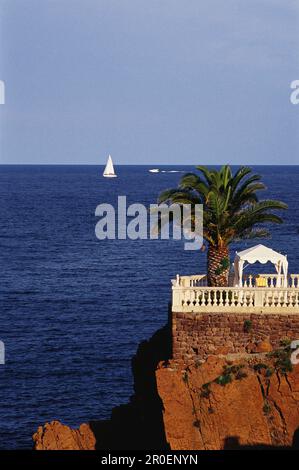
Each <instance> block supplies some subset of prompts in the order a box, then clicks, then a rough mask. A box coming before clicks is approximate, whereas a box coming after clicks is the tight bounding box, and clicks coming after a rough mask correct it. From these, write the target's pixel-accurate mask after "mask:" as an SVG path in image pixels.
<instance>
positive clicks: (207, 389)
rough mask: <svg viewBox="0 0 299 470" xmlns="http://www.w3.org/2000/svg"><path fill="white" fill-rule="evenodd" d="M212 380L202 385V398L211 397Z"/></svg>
mask: <svg viewBox="0 0 299 470" xmlns="http://www.w3.org/2000/svg"><path fill="white" fill-rule="evenodd" d="M211 393H212V392H211V382H207V383H206V384H203V385H202V387H201V391H200V397H201V398H209V396H210V394H211Z"/></svg>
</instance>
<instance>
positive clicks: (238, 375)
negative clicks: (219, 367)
mask: <svg viewBox="0 0 299 470" xmlns="http://www.w3.org/2000/svg"><path fill="white" fill-rule="evenodd" d="M246 377H248V375H247V374H246V372H244V371H243V370H242V369H240V370H238V372H237V373H236V375H235V378H236V380H242V379H245V378H246Z"/></svg>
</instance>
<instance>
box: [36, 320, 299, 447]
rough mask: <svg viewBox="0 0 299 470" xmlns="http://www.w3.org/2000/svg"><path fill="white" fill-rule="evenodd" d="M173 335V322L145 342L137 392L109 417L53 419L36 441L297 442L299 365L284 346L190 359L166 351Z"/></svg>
mask: <svg viewBox="0 0 299 470" xmlns="http://www.w3.org/2000/svg"><path fill="white" fill-rule="evenodd" d="M169 339H170V333H169V328H168V327H166V328H164V329H162V330H160V331H159V332H157V333H156V334H155V335H154V336H153V338H151V340H150V341H148V342H144V343H142V344H141V345H140V347H139V350H138V352H137V354H136V356H135V357H134V359H133V363H132V367H133V373H134V389H135V394H134V396H133V397H132V398H131V401H130V403H129V404H127V405H122V406H120V407H117V408H115V409H114V410H113V411H112V415H111V419H110V420H108V421H98V422H92V423H89V424H88V425H81V426H80V428H79V429H78V430H72V429H70V428H69V427H67V426H64V425H61V424H60V423H59V422H52V423H50V424H46V425H45V426H43V427H39V429H38V431H37V433H36V434H35V435H34V436H33V439H34V443H35V448H36V449H41V450H42V449H45V450H50V449H53V450H54V449H94V448H97V449H108V450H113V449H136V450H137V449H156V450H157V449H169V448H170V449H180V450H181V449H187V450H192V449H230V448H238V447H240V446H241V447H249V448H251V449H252V448H257V447H260V448H264V447H270V446H275V447H277V446H284V447H289V446H293V447H298V442H297V441H298V439H297V434H298V433H297V429H298V428H299V366H296V367H295V368H294V369H293V370H292V371H290V370H289V360H288V358H287V357H286V355H285V354H284V352H283V350H282V354H280V353H279V354H278V355H275V353H274V355H273V353H272V356H271V357H269V355H268V354H267V353H262V354H261V353H257V354H250V355H243V356H241V355H240V354H239V355H238V354H237V355H227V356H224V355H213V356H209V357H208V358H207V360H206V361H205V362H203V361H198V362H192V363H191V364H190V365H187V364H186V363H184V362H180V361H174V360H169V359H167V358H169V356H170V353H171V351H170V347H169V345H170V341H169ZM264 349H265V350H267V349H268V348H264ZM261 350H263V348H261ZM161 360H163V361H162V362H161Z"/></svg>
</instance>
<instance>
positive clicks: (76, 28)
mask: <svg viewBox="0 0 299 470" xmlns="http://www.w3.org/2000/svg"><path fill="white" fill-rule="evenodd" d="M0 17H1V20H0V21H1V23H0V28H1V33H0V79H1V80H4V82H5V100H6V102H5V104H4V105H0V163H4V164H25V163H26V164H27V163H28V164H103V163H104V162H105V160H106V158H107V155H108V154H109V153H110V154H111V155H112V157H113V160H114V162H115V163H116V164H147V165H152V164H161V165H162V164H169V165H175V164H186V165H187V164H190V165H192V164H222V163H231V164H299V157H298V155H299V153H298V151H299V132H298V130H299V105H297V106H296V105H293V104H291V102H290V94H291V89H290V83H291V82H292V81H293V80H296V79H299V54H298V52H299V51H298V48H299V46H298V44H299V41H298V35H299V0H283V1H281V0H201V1H199V0H0Z"/></svg>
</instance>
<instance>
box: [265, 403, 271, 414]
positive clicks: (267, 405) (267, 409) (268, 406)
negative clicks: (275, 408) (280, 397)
mask: <svg viewBox="0 0 299 470" xmlns="http://www.w3.org/2000/svg"><path fill="white" fill-rule="evenodd" d="M263 412H264V413H265V414H266V415H267V414H269V413H270V412H271V406H270V403H269V402H268V400H265V403H264V406H263Z"/></svg>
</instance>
